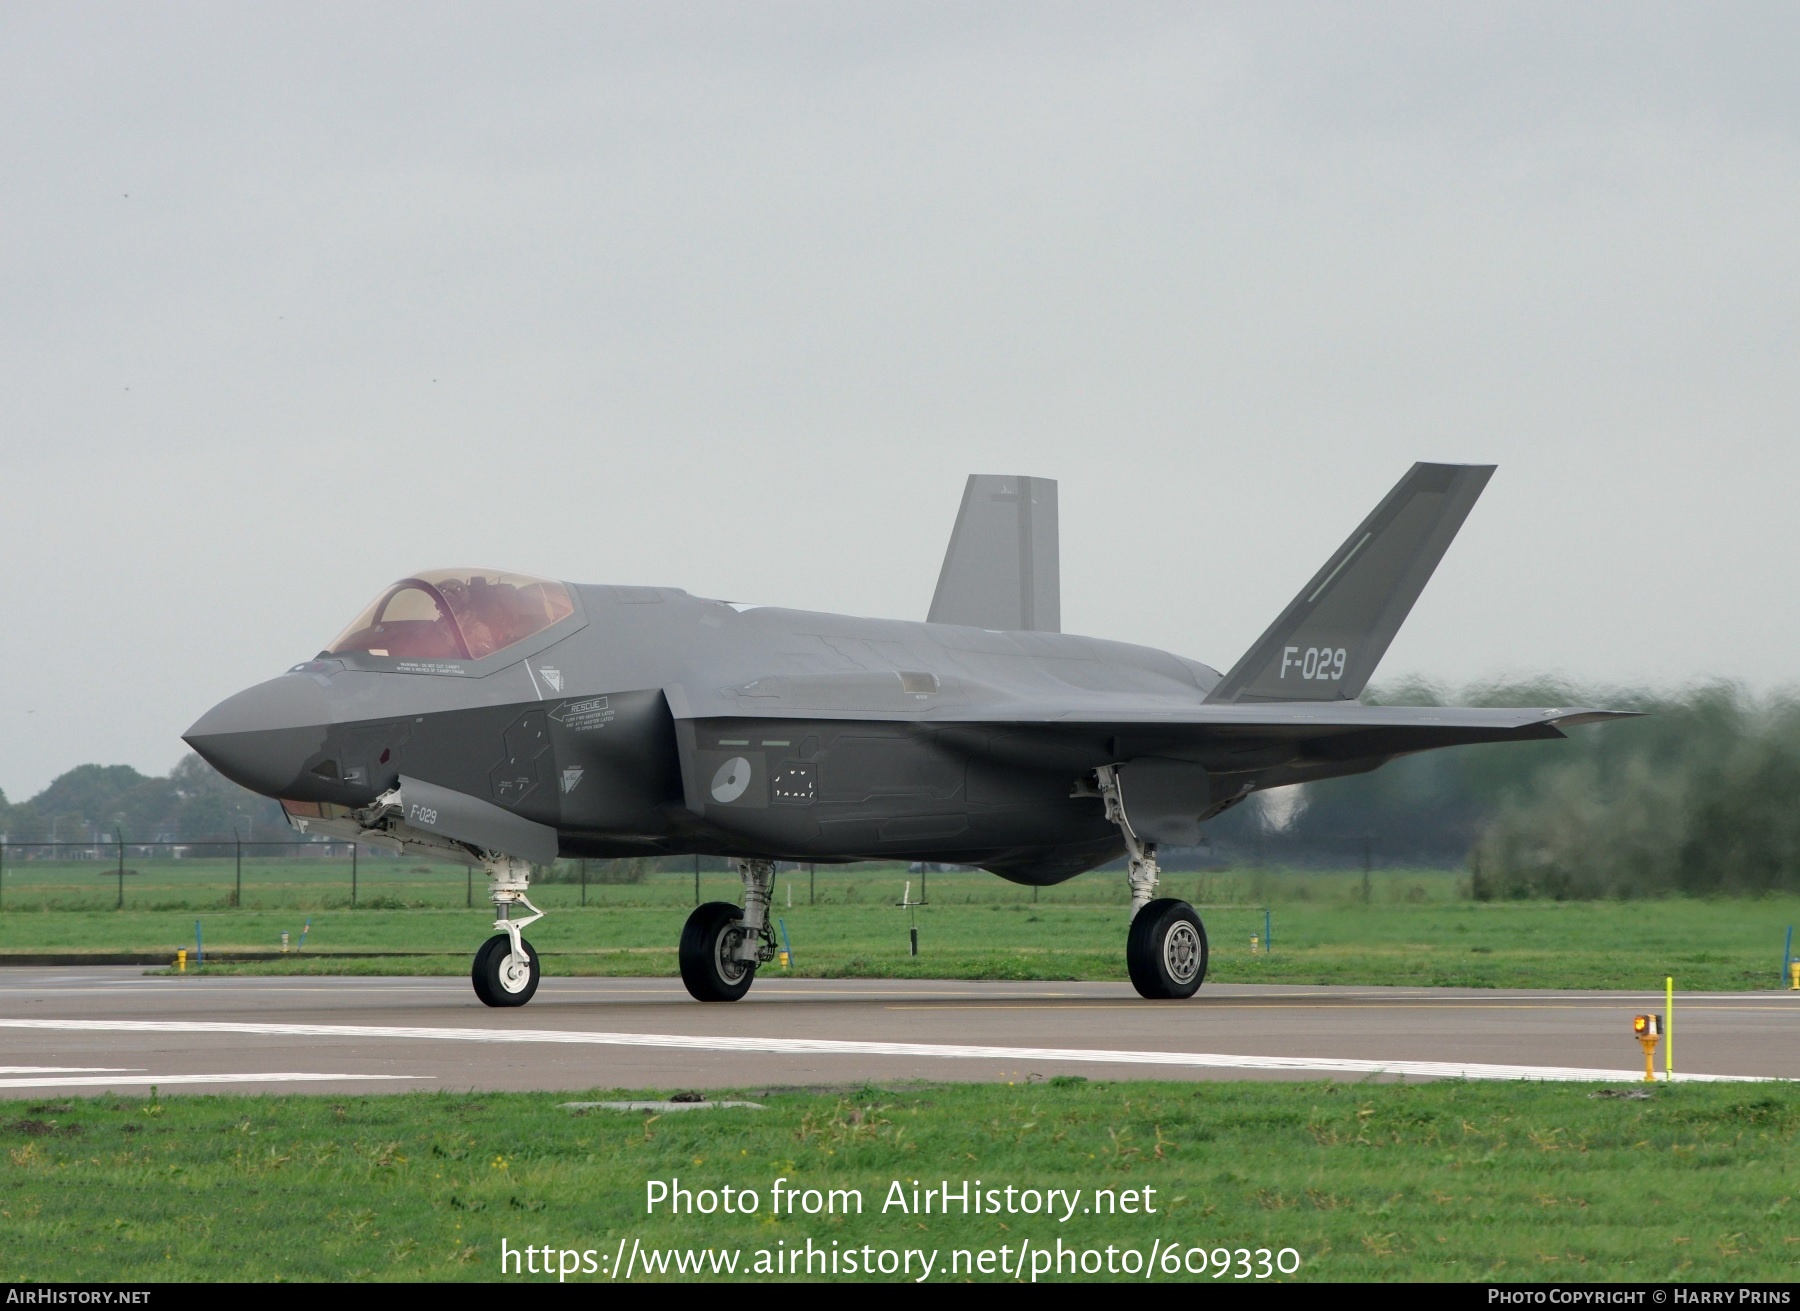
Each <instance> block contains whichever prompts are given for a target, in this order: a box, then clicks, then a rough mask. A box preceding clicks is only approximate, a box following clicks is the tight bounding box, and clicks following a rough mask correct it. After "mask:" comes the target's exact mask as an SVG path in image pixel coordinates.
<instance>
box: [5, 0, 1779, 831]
mask: <svg viewBox="0 0 1800 1311" xmlns="http://www.w3.org/2000/svg"><path fill="white" fill-rule="evenodd" d="M1796 68H1800V7H1796V6H1794V5H1792V4H1770V5H1732V4H1707V5H1698V4H1695V5H1678V6H1675V5H1660V4H1647V3H1641V2H1634V3H1629V4H1617V5H1612V4H1590V5H1569V4H1567V3H1554V4H1543V5H1532V4H1514V5H1502V4H1484V5H1479V6H1477V5H1454V6H1453V5H1442V4H1416V5H1414V4H1389V5H1380V4H1357V5H1348V4H1342V5H1329V6H1327V5H1282V4H1270V3H1266V2H1265V3H1256V4H1247V5H1223V4H1180V5H1164V4H1127V3H1119V2H1118V0H1109V2H1108V3H1104V4H1098V3H1096V4H1053V3H1045V2H1044V0H1033V2H1032V3H1020V4H981V3H973V2H971V0H956V2H955V3H947V4H926V3H919V4H873V3H870V4H854V5H850V4H842V3H837V4H816V5H815V4H777V3H769V4H679V3H664V2H659V3H655V4H650V3H638V4H631V5H608V4H596V3H586V4H571V5H561V4H522V3H517V2H510V3H507V4H504V5H501V4H488V5H469V4H463V5H450V4H443V3H432V4H423V3H421V4H379V3H376V4H372V3H368V0H358V2H357V3H354V4H341V5H333V4H326V3H320V2H319V0H307V2H306V3H301V4H291V3H290V4H279V3H276V4H258V5H254V6H250V5H241V4H216V5H208V4H182V3H167V4H158V5H154V6H151V5H139V4H112V5H97V4H82V3H71V2H70V0H55V3H34V2H32V0H9V3H8V4H6V5H5V6H4V7H0V477H3V479H4V492H5V495H4V498H3V499H0V541H3V542H4V551H5V555H4V568H3V569H0V598H3V602H4V604H3V605H0V614H3V615H4V618H3V619H0V741H3V743H4V750H0V787H3V788H4V789H5V790H6V792H7V794H8V795H9V796H11V797H13V798H14V799H17V798H20V797H23V796H27V795H30V794H31V793H33V792H35V791H36V790H37V789H39V788H40V787H42V786H43V785H44V784H45V783H46V782H48V781H49V779H50V778H51V777H52V776H54V775H55V774H56V773H58V772H60V771H61V770H63V769H66V768H68V767H69V766H71V765H74V764H77V763H80V762H83V761H88V760H98V761H105V762H120V761H123V762H129V763H131V764H134V765H136V766H138V767H139V768H142V769H145V770H147V771H155V772H161V771H162V770H165V769H167V768H168V766H169V765H170V764H172V763H173V762H174V761H175V760H176V759H177V758H178V757H179V755H180V754H181V752H182V750H183V747H182V744H181V743H180V741H179V740H178V735H179V733H180V732H181V730H182V729H183V728H185V727H186V726H187V725H188V724H189V723H190V722H192V721H193V720H194V719H195V718H196V717H197V716H198V715H199V714H200V713H201V712H202V711H204V710H205V709H206V708H207V707H208V706H210V705H212V704H213V703H214V702H215V701H218V700H220V699H221V698H223V697H224V696H225V695H227V694H228V693H230V692H232V691H234V690H236V689H238V688H240V687H242V686H244V685H246V684H249V683H251V682H254V681H257V680H259V679H262V678H264V677H269V676H272V675H273V674H275V673H278V672H279V671H280V670H281V669H283V668H284V667H286V666H287V665H288V664H290V663H292V662H293V661H295V660H297V659H303V658H305V657H307V656H309V655H311V654H312V653H313V652H314V651H316V650H317V649H318V648H319V647H320V646H321V645H322V644H323V643H324V642H325V641H327V640H328V639H329V638H330V637H331V636H332V634H333V633H334V632H335V631H336V630H337V629H338V628H339V627H341V626H342V625H343V624H344V623H345V622H346V621H347V620H348V619H349V618H350V617H351V616H352V615H353V614H354V613H355V612H356V611H357V609H358V608H359V607H360V606H361V605H362V604H363V603H364V602H366V601H367V600H368V599H369V597H370V596H371V595H372V594H373V593H375V592H376V591H377V590H378V589H379V588H380V587H381V586H382V585H383V584H385V583H386V582H388V581H390V580H392V579H394V578H397V577H400V576H402V575H404V574H406V573H408V572H411V571H412V570H415V569H419V568H423V567H429V566H433V565H445V564H463V563H481V564H495V565H502V566H507V567H511V568H514V569H520V570H526V571H532V572H538V573H544V574H550V575H553V576H556V577H561V578H567V579H573V580H576V581H585V582H599V581H614V582H629V583H657V584H667V585H673V586H680V587H686V588H687V589H688V590H690V591H693V592H696V593H699V594H701V595H709V596H718V597H723V598H727V599H732V600H744V601H760V602H765V603H771V604H781V605H791V606H799V607H807V608H816V609H826V610H842V611H849V612H853V613H862V614H873V615H887V616H902V617H919V618H922V617H923V616H924V613H925V609H926V606H927V604H928V602H929V600H930V596H931V590H932V587H933V585H934V584H935V581H936V577H937V569H938V564H939V560H940V557H941V555H942V551H943V547H944V544H945V541H946V539H947V536H948V533H949V528H950V524H951V521H952V519H953V518H954V516H955V512H956V506H957V502H958V499H959V497H960V494H961V488H962V481H963V477H964V475H965V474H967V473H969V472H976V471H979V472H1006V473H1031V474H1039V475H1043V476H1046V477H1053V478H1058V479H1060V480H1061V484H1062V487H1061V494H1062V541H1063V592H1064V598H1063V617H1064V626H1065V628H1067V629H1068V630H1069V631H1074V632H1085V633H1092V634H1098V635H1103V636H1109V637H1118V638H1122V639H1128V640H1133V641H1139V642H1147V643H1151V644H1153V645H1157V646H1162V647H1166V648H1170V649H1173V650H1176V651H1179V652H1182V653H1183V654H1186V655H1190V656H1193V657H1196V658H1198V659H1201V660H1205V661H1207V662H1208V663H1211V664H1214V665H1218V666H1220V667H1224V666H1228V665H1229V664H1230V663H1231V662H1232V661H1233V660H1234V659H1235V658H1236V657H1237V655H1238V654H1239V653H1240V652H1241V651H1242V650H1243V648H1244V647H1245V646H1247V645H1248V644H1249V643H1250V642H1251V641H1252V640H1253V639H1254V638H1255V637H1256V635H1257V634H1258V633H1259V632H1260V631H1261V630H1262V628H1263V627H1264V626H1265V625H1266V624H1267V623H1268V621H1269V620H1270V619H1272V618H1273V617H1274V615H1275V614H1276V612H1277V611H1278V610H1279V609H1280V608H1281V606H1282V605H1283V604H1284V603H1285V602H1286V601H1287V600H1288V598H1289V597H1290V596H1291V595H1292V594H1293V592H1294V591H1295V590H1296V589H1297V588H1298V587H1299V586H1300V584H1301V583H1302V582H1303V581H1304V580H1305V579H1306V577H1307V576H1308V575H1309V574H1310V573H1311V572H1312V571H1313V570H1314V569H1315V568H1316V567H1317V566H1318V564H1319V563H1320V562H1322V561H1323V559H1324V558H1325V556H1326V555H1327V553H1328V552H1330V550H1331V549H1332V548H1333V547H1334V546H1336V545H1337V543H1338V542H1340V541H1341V540H1342V539H1343V538H1344V536H1345V535H1346V534H1347V533H1348V532H1349V530H1350V529H1351V528H1352V527H1354V525H1355V524H1356V522H1357V521H1358V520H1359V519H1360V518H1361V516H1362V515H1363V514H1364V513H1365V512H1366V511H1367V510H1368V509H1369V508H1370V507H1371V506H1373V504H1374V503H1375V501H1376V500H1377V499H1379V497H1380V496H1381V495H1382V494H1383V493H1384V492H1385V491H1386V490H1387V488H1388V487H1389V486H1390V485H1391V484H1392V483H1393V482H1394V481H1395V479H1397V478H1398V477H1399V476H1400V474H1401V473H1402V472H1403V471H1404V470H1405V468H1406V467H1407V465H1408V464H1409V463H1410V462H1411V461H1413V460H1415V459H1435V460H1470V461H1477V460H1478V461H1494V462H1497V463H1498V464H1499V465H1500V472H1499V473H1498V474H1497V475H1496V477H1495V479H1494V481H1493V483H1492V484H1491V485H1490V487H1489V489H1488V492H1487V494H1486V496H1485V497H1484V498H1483V500H1482V502H1481V504H1480V505H1478V506H1477V508H1476V510H1475V513H1474V515H1473V516H1472V517H1471V519H1470V521H1469V523H1468V525H1467V527H1466V528H1465V529H1464V531H1463V534H1462V536H1461V537H1460V538H1459V540H1458V541H1457V543H1456V545H1455V546H1454V547H1453V548H1452V549H1451V552H1450V555H1449V557H1448V558H1447V559H1446V561H1445V562H1444V565H1443V566H1442V568H1441V569H1440V570H1439V571H1438V574H1437V577H1436V578H1435V579H1434V580H1433V582H1432V583H1431V585H1430V587H1428V588H1427V589H1426V592H1425V595H1424V597H1423V599H1422V600H1421V601H1420V603H1419V605H1418V607H1417V608H1416V609H1415V611H1414V612H1413V616H1412V619H1411V620H1410V622H1409V623H1408V624H1407V626H1406V627H1405V628H1404V629H1403V630H1402V632H1401V635H1400V637H1399V639H1398V640H1397V641H1396V642H1395V644H1394V646H1393V648H1392V650H1391V651H1390V652H1389V654H1388V657H1387V660H1386V661H1385V663H1384V664H1383V667H1382V669H1381V671H1380V673H1379V675H1378V681H1379V680H1380V679H1389V680H1391V679H1393V678H1395V677H1397V676H1400V675H1404V674H1408V673H1419V674H1424V675H1426V676H1429V677H1433V678H1437V679H1443V680H1449V681H1452V682H1458V683H1461V682H1466V681H1469V680H1472V679H1476V678H1481V677H1486V676H1491V675H1497V674H1504V673H1542V672H1553V671H1554V672H1562V673H1565V674H1567V675H1570V676H1572V677H1575V678H1578V679H1584V680H1590V679H1591V680H1607V681H1639V682H1652V683H1658V684H1673V683H1679V682H1683V681H1687V680H1690V679H1693V678H1696V677H1701V676H1707V675H1724V676H1728V677H1733V678H1739V679H1743V680H1745V681H1747V682H1748V683H1750V684H1751V685H1752V686H1755V687H1759V688H1767V687H1772V686H1776V685H1780V684H1784V683H1788V682H1790V681H1793V680H1794V679H1795V677H1796V673H1795V671H1796V661H1797V658H1800V605H1797V604H1796V602H1795V592H1796V582H1797V581H1800V565H1797V564H1796V559H1797V557H1800V532H1797V531H1796V528H1795V522H1794V511H1793V509H1792V503H1793V501H1794V499H1795V497H1796V494H1797V489H1800V477H1797V475H1800V444H1797V443H1796V441H1795V438H1796V435H1797V433H1796V419H1797V417H1800V403H1797V402H1800V367H1797V366H1800V294H1797V293H1800V169H1797V165H1800V77H1797V76H1796V75H1795V69H1796Z"/></svg>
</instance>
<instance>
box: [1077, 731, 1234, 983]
mask: <svg viewBox="0 0 1800 1311" xmlns="http://www.w3.org/2000/svg"><path fill="white" fill-rule="evenodd" d="M1095 774H1096V776H1097V779H1098V782H1099V784H1100V795H1101V797H1102V798H1103V799H1104V800H1105V802H1106V817H1107V818H1108V819H1109V820H1111V821H1112V822H1113V823H1114V824H1117V825H1118V826H1119V832H1120V834H1121V835H1123V837H1124V838H1125V852H1126V855H1127V857H1128V860H1127V862H1126V866H1125V878H1126V881H1127V882H1129V883H1130V884H1131V931H1130V932H1129V933H1128V934H1127V935H1126V937H1125V968H1126V970H1127V971H1128V972H1129V973H1130V974H1131V986H1132V987H1134V988H1136V989H1137V990H1138V995H1139V996H1141V997H1149V998H1151V999H1153V1000H1163V999H1167V1000H1173V999H1177V998H1184V997H1192V996H1193V995H1194V994H1195V993H1196V992H1198V991H1199V990H1200V984H1201V983H1202V982H1203V981H1204V980H1205V978H1206V958H1207V947H1206V926H1205V925H1204V924H1202V923H1201V922H1200V917H1199V916H1198V915H1197V914H1195V913H1194V908H1193V907H1192V906H1190V905H1188V904H1187V902H1185V901H1179V900H1177V899H1176V898H1174V897H1157V896H1155V892H1156V882H1157V874H1158V870H1157V867H1156V845H1155V844H1154V843H1150V842H1144V841H1142V840H1140V839H1139V837H1138V835H1137V833H1136V832H1134V831H1133V829H1132V827H1131V820H1130V818H1129V817H1128V816H1127V815H1126V813H1125V793H1124V791H1123V790H1122V789H1121V788H1120V786H1119V775H1118V771H1117V770H1115V769H1114V768H1113V767H1112V766H1111V765H1102V766H1100V768H1099V769H1098V770H1096V771H1095Z"/></svg>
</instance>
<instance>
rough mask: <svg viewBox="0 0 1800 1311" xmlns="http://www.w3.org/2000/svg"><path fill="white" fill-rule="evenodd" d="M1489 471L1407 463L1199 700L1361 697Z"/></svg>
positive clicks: (1471, 466)
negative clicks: (1381, 496) (1378, 500)
mask: <svg viewBox="0 0 1800 1311" xmlns="http://www.w3.org/2000/svg"><path fill="white" fill-rule="evenodd" d="M1493 472H1494V466H1493V465H1491V464H1415V465H1413V467H1412V468H1411V469H1410V470H1409V471H1408V472H1407V474H1406V476H1405V477H1404V478H1402V479H1401V480H1400V481H1399V483H1398V484H1396V485H1395V487H1394V490H1393V491H1391V492H1389V493H1388V494H1387V496H1386V498H1385V499H1384V500H1383V501H1382V502H1381V504H1380V505H1378V506H1376V507H1375V511H1374V513H1373V514H1371V515H1370V516H1369V517H1368V518H1367V519H1365V520H1363V521H1362V523H1361V525H1359V526H1358V528H1357V530H1356V531H1355V532H1353V533H1351V534H1350V538H1349V540H1348V541H1346V542H1345V543H1344V544H1343V545H1342V546H1340V547H1339V548H1338V549H1337V550H1336V552H1334V553H1333V554H1332V556H1331V558H1330V559H1329V560H1327V561H1326V562H1325V565H1324V567H1323V568H1321V569H1320V570H1319V572H1318V573H1316V574H1314V575H1313V577H1312V581H1310V582H1309V583H1307V585H1306V586H1305V588H1304V589H1302V591H1301V592H1300V595H1298V596H1296V597H1295V598H1294V600H1293V602H1292V603H1291V604H1290V605H1289V606H1288V608H1287V609H1286V610H1283V611H1282V612H1281V617H1280V618H1279V619H1277V620H1276V621H1275V622H1274V623H1273V624H1271V625H1270V626H1269V630H1268V631H1267V632H1266V633H1264V634H1263V635H1262V636H1261V637H1260V638H1259V639H1257V641H1256V644H1255V645H1253V646H1252V647H1251V648H1250V649H1249V650H1248V651H1246V652H1245V653H1244V656H1243V658H1242V659H1241V660H1239V661H1238V662H1237V664H1236V665H1235V666H1233V667H1232V670H1231V672H1230V673H1229V674H1227V675H1225V677H1224V678H1223V679H1222V680H1221V681H1220V683H1219V685H1218V686H1217V687H1216V688H1214V689H1213V691H1212V693H1211V694H1210V695H1209V696H1208V697H1207V698H1206V699H1207V700H1208V701H1209V702H1213V703H1223V704H1231V703H1234V702H1256V701H1337V700H1346V699H1353V698H1355V697H1357V696H1360V695H1361V694H1362V690H1363V688H1365V687H1366V686H1368V682H1369V678H1370V676H1371V675H1372V674H1373V673H1374V672H1375V666H1376V665H1378V664H1379V663H1380V662H1381V657H1382V656H1383V655H1385V654H1386V653H1387V649H1388V644H1389V643H1391V642H1392V641H1393V640H1394V634H1395V633H1397V632H1398V631H1399V630H1400V625H1401V624H1402V623H1403V622H1405V619H1406V616H1407V614H1408V613H1409V612H1410V611H1411V610H1412V607H1413V602H1415V601H1417V600H1418V599H1419V593H1420V592H1422V591H1424V590H1425V584H1426V582H1427V581H1429V579H1430V578H1431V575H1432V572H1433V571H1434V570H1435V569H1436V568H1437V566H1438V561H1440V560H1442V559H1443V558H1444V552H1445V551H1446V550H1448V549H1449V547H1450V542H1451V540H1452V539H1453V538H1454V537H1455V536H1456V533H1457V530H1458V529H1459V528H1461V527H1462V525H1463V520H1464V519H1466V518H1468V516H1469V511H1470V510H1471V509H1473V508H1474V506H1475V500H1476V498H1477V497H1479V496H1480V495H1481V492H1482V489H1483V488H1484V487H1486V486H1487V481H1488V479H1489V478H1490V477H1492V476H1493Z"/></svg>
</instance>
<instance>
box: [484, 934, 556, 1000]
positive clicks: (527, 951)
mask: <svg viewBox="0 0 1800 1311" xmlns="http://www.w3.org/2000/svg"><path fill="white" fill-rule="evenodd" d="M519 946H520V947H521V948H523V951H522V953H520V954H515V953H514V952H513V943H512V938H511V937H510V936H509V935H508V934H505V933H496V934H495V935H494V936H493V937H491V938H489V939H488V940H487V941H486V942H484V943H482V944H481V950H480V951H478V952H476V953H475V965H474V968H472V969H471V970H470V971H469V978H470V981H471V982H473V983H474V985H475V995H476V996H477V997H479V998H480V999H481V1002H482V1004H483V1005H485V1006H523V1005H524V1004H525V1003H526V1002H528V1001H530V1000H531V995H532V994H533V993H534V992H536V991H537V986H538V980H539V979H541V978H542V977H543V969H542V967H541V966H540V965H539V964H538V954H537V950H536V949H535V948H534V947H533V946H532V945H531V944H530V943H529V942H527V941H525V939H523V938H520V939H519Z"/></svg>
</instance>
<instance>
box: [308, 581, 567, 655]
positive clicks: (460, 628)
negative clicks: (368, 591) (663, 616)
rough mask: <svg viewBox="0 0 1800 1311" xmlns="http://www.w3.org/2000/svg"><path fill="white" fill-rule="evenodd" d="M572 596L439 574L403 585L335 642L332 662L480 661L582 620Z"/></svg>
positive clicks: (553, 588)
mask: <svg viewBox="0 0 1800 1311" xmlns="http://www.w3.org/2000/svg"><path fill="white" fill-rule="evenodd" d="M574 610H575V603H574V602H573V601H571V600H570V599H569V589H568V588H567V587H564V586H563V585H562V584H561V583H558V582H553V581H552V580H550V579H548V578H532V577H530V576H529V575H526V574H509V573H504V572H502V571H501V570H498V569H432V570H429V571H427V572H424V573H418V574H414V575H413V576H412V577H410V578H402V579H401V580H400V581H399V582H397V583H395V584H394V585H393V586H392V587H390V588H388V589H387V590H386V591H385V592H383V593H382V594H381V595H380V596H378V597H376V598H375V600H374V601H372V602H371V603H370V604H369V607H368V608H367V609H366V610H364V611H363V612H362V613H361V614H360V615H358V616H357V617H356V619H355V621H354V622H352V623H351V625H350V626H349V627H348V628H346V629H345V630H344V631H343V632H341V633H339V634H338V635H337V637H335V638H334V639H332V643H331V645H330V646H329V647H327V648H326V649H325V651H324V654H325V655H341V654H343V653H344V652H346V651H366V652H367V653H368V654H370V655H373V656H392V657H394V658H395V659H411V660H479V659H481V658H482V657H483V656H488V655H492V654H493V653H494V652H496V651H503V650H505V649H506V648H507V647H509V646H512V645H514V644H515V643H518V642H523V641H524V640H525V639H526V638H528V637H531V636H533V635H534V634H536V633H541V632H543V631H544V629H546V628H548V627H550V625H552V624H554V623H557V622H558V621H560V620H563V619H567V618H568V617H569V616H570V615H571V614H573V613H574Z"/></svg>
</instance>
